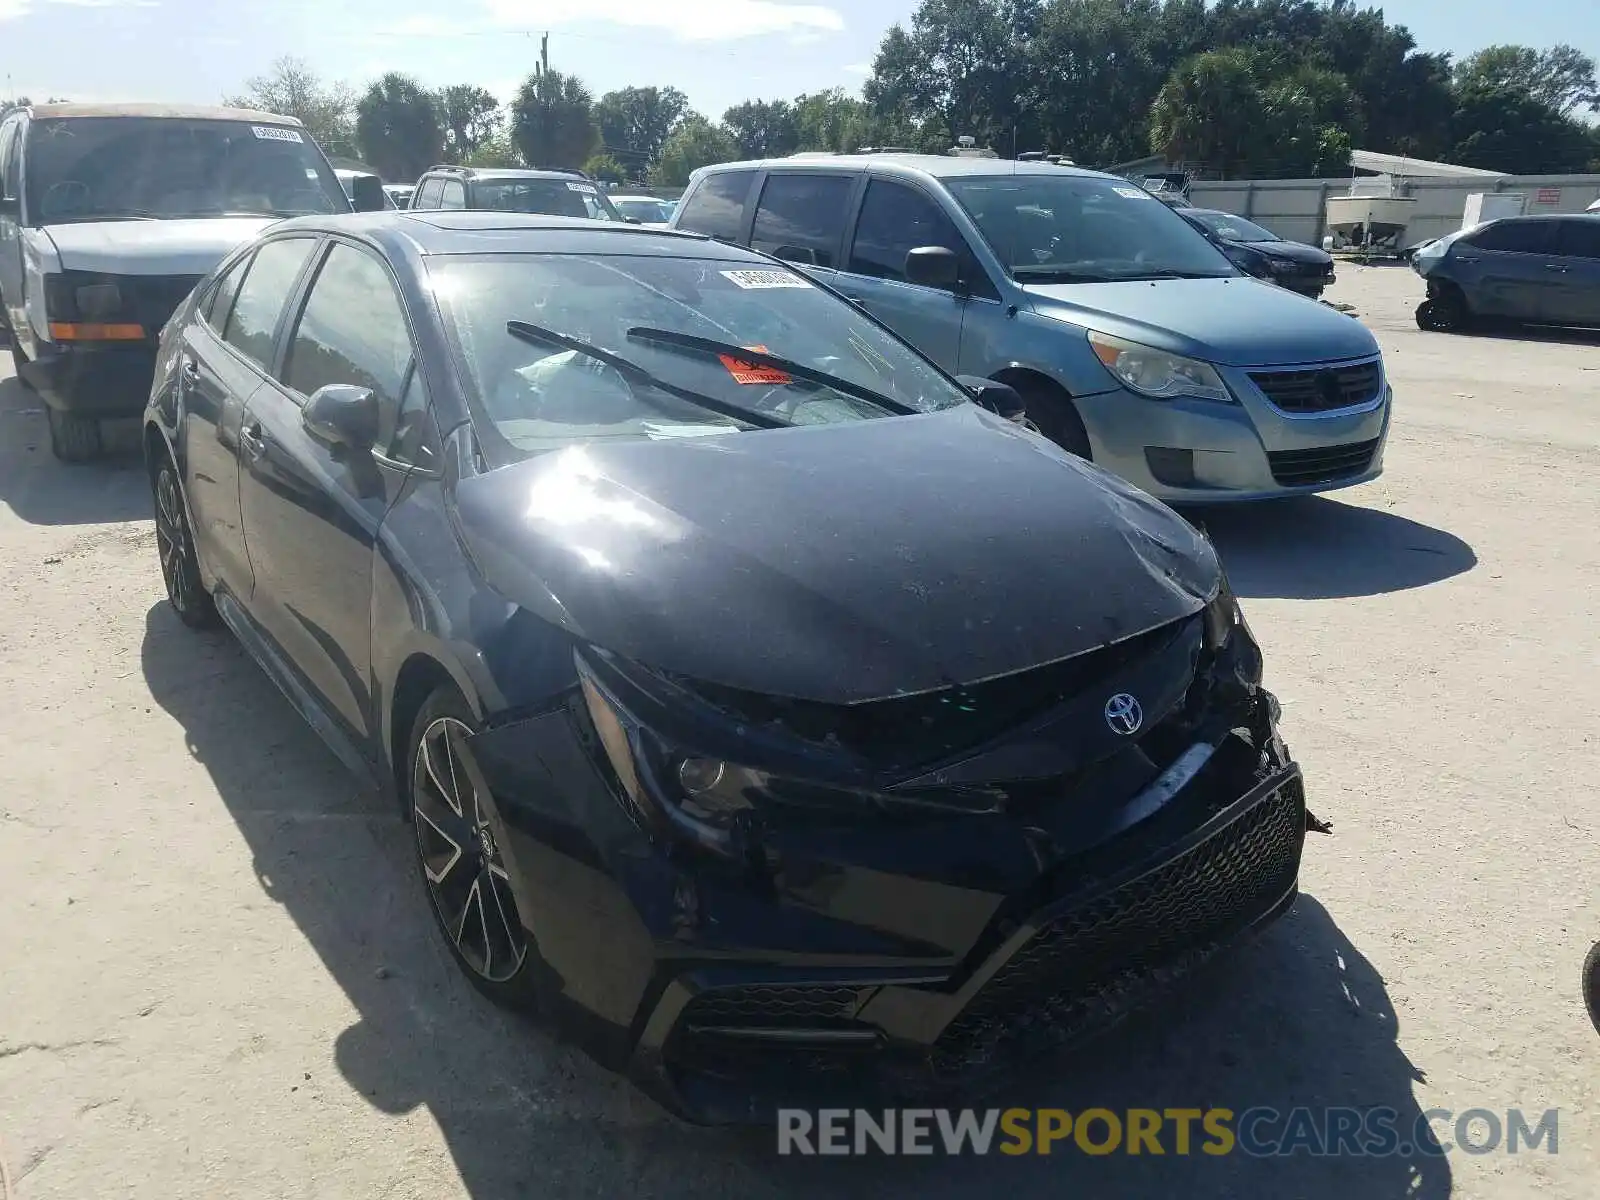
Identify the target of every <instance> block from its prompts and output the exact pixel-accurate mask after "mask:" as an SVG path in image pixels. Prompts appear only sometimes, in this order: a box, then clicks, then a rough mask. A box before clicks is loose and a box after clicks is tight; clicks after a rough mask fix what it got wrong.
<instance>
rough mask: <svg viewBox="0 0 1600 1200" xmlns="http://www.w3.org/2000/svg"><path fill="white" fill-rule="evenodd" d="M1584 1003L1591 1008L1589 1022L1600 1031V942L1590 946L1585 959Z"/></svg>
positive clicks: (1597, 1031) (1596, 1030)
mask: <svg viewBox="0 0 1600 1200" xmlns="http://www.w3.org/2000/svg"><path fill="white" fill-rule="evenodd" d="M1583 1005H1584V1007H1585V1008H1587V1009H1588V1010H1589V1023H1590V1024H1591V1025H1593V1026H1594V1028H1595V1032H1596V1033H1600V942H1596V943H1595V944H1594V945H1592V946H1590V947H1589V954H1588V956H1587V957H1586V958H1585V959H1584V960H1583Z"/></svg>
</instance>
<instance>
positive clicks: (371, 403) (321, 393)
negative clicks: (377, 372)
mask: <svg viewBox="0 0 1600 1200" xmlns="http://www.w3.org/2000/svg"><path fill="white" fill-rule="evenodd" d="M300 423H301V424H302V425H304V426H305V429H306V432H307V433H309V434H310V435H311V436H312V437H313V438H315V439H316V440H317V441H319V442H321V443H322V444H323V445H324V446H328V447H330V448H334V449H344V450H351V451H365V450H371V449H372V447H373V446H374V445H376V444H377V441H378V397H377V396H375V395H374V394H373V392H372V389H371V388H364V387H357V386H355V385H354V384H351V383H330V384H328V386H327V387H320V388H318V389H317V390H316V391H314V392H312V393H311V398H310V399H309V400H307V401H306V406H305V407H304V408H303V409H301V410H300Z"/></svg>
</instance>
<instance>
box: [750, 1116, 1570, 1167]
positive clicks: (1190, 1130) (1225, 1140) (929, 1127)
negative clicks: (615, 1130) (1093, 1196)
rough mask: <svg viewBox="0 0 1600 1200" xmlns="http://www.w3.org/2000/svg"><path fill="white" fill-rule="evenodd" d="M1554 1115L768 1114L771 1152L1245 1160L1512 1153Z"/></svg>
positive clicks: (1539, 1135) (1555, 1144) (1556, 1144)
mask: <svg viewBox="0 0 1600 1200" xmlns="http://www.w3.org/2000/svg"><path fill="white" fill-rule="evenodd" d="M1558 1124H1559V1110H1557V1109H1553V1108H1550V1109H1545V1110H1544V1111H1542V1112H1540V1113H1538V1114H1536V1115H1529V1116H1525V1115H1524V1114H1523V1112H1522V1110H1521V1109H1516V1108H1512V1109H1507V1110H1506V1111H1505V1112H1503V1113H1501V1112H1496V1111H1493V1110H1491V1109H1487V1108H1469V1109H1464V1110H1462V1111H1461V1112H1459V1113H1458V1112H1455V1111H1452V1110H1450V1109H1445V1108H1430V1109H1427V1110H1425V1111H1424V1112H1421V1113H1418V1114H1417V1115H1416V1116H1415V1117H1402V1116H1401V1115H1400V1114H1399V1113H1398V1112H1396V1111H1395V1110H1394V1109H1392V1108H1381V1107H1379V1108H1291V1109H1276V1108H1264V1107H1256V1108H1247V1109H1244V1110H1242V1111H1239V1112H1235V1111H1234V1110H1233V1109H1231V1108H1164V1109H1157V1108H1130V1109H1124V1110H1121V1111H1113V1110H1112V1109H1109V1108H1086V1109H1083V1110H1081V1111H1079V1112H1076V1113H1074V1112H1070V1111H1068V1110H1067V1109H1064V1108H1007V1109H998V1108H990V1109H971V1108H965V1109H949V1108H901V1109H883V1110H879V1111H868V1110H867V1109H861V1108H857V1109H848V1108H824V1109H816V1110H813V1109H802V1108H786V1109H780V1110H779V1111H778V1153H779V1154H823V1155H854V1154H941V1153H942V1154H947V1155H962V1154H993V1153H999V1154H1008V1155H1024V1154H1050V1153H1052V1152H1059V1153H1069V1154H1088V1155H1107V1154H1142V1155H1157V1154H1163V1155H1164V1154H1173V1155H1189V1154H1200V1155H1209V1156H1212V1157H1222V1156H1224V1155H1233V1154H1245V1155H1248V1156H1250V1157H1254V1158H1269V1157H1285V1156H1292V1155H1305V1156H1308V1157H1347V1156H1348V1157H1361V1158H1383V1157H1388V1156H1401V1157H1406V1156H1410V1155H1413V1154H1426V1155H1442V1154H1449V1153H1451V1152H1452V1151H1459V1152H1461V1153H1463V1154H1494V1153H1503V1154H1519V1153H1524V1152H1533V1151H1542V1152H1543V1153H1545V1154H1556V1153H1558V1152H1559V1149H1560V1141H1559V1129H1558Z"/></svg>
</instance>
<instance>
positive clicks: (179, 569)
mask: <svg viewBox="0 0 1600 1200" xmlns="http://www.w3.org/2000/svg"><path fill="white" fill-rule="evenodd" d="M155 490H156V495H155V501H156V553H157V555H158V556H159V558H160V560H161V581H162V582H163V583H164V584H166V586H167V599H168V600H170V601H171V602H172V607H173V609H174V610H176V612H177V614H178V616H179V617H180V618H181V619H182V620H183V621H185V622H186V623H188V624H190V625H203V624H207V623H208V622H209V621H210V620H211V616H212V610H211V598H210V597H209V596H208V595H206V592H205V589H204V587H203V586H202V585H201V583H200V568H199V565H198V563H197V562H196V561H195V557H194V543H193V540H192V539H191V538H190V536H189V519H188V517H187V516H186V515H185V513H184V508H183V496H182V493H180V492H179V490H178V480H177V476H176V474H175V472H174V471H173V469H172V466H171V464H170V463H169V464H165V465H163V466H162V468H161V470H160V471H159V472H158V473H157V474H156V489H155Z"/></svg>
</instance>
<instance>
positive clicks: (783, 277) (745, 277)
mask: <svg viewBox="0 0 1600 1200" xmlns="http://www.w3.org/2000/svg"><path fill="white" fill-rule="evenodd" d="M719 274H721V276H722V277H723V278H724V279H726V280H727V281H728V282H729V283H731V284H733V285H734V287H741V288H744V289H745V290H746V291H759V290H760V289H762V288H808V287H810V286H811V285H810V284H809V283H807V282H806V281H805V280H804V279H801V278H800V276H798V275H795V274H792V273H790V272H788V271H722V272H719Z"/></svg>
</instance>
